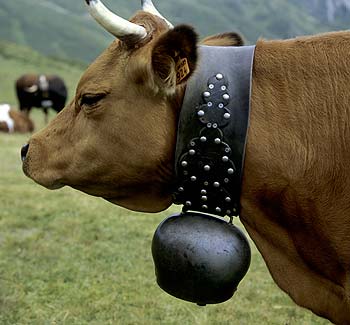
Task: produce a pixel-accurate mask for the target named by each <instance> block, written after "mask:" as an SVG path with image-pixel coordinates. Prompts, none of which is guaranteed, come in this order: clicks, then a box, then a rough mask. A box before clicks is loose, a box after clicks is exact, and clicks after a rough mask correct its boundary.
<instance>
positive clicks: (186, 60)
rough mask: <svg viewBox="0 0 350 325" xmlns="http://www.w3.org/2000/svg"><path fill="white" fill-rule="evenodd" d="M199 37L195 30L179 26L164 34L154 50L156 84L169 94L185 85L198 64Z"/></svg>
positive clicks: (153, 62) (153, 67)
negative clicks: (178, 86) (177, 87)
mask: <svg viewBox="0 0 350 325" xmlns="http://www.w3.org/2000/svg"><path fill="white" fill-rule="evenodd" d="M197 41H198V37H197V34H196V32H195V31H194V29H193V28H192V27H190V26H187V25H179V26H176V27H175V28H174V29H171V30H169V31H168V32H166V33H165V34H163V35H162V36H161V37H160V38H159V39H158V40H157V41H156V43H155V45H154V47H153V50H152V69H153V73H154V78H155V81H156V83H157V84H158V85H159V87H160V88H163V90H165V91H166V92H167V93H173V92H175V89H176V86H177V85H180V84H182V83H184V82H185V81H186V80H187V79H188V78H189V77H190V75H191V74H192V72H193V71H194V69H195V67H196V63H197Z"/></svg>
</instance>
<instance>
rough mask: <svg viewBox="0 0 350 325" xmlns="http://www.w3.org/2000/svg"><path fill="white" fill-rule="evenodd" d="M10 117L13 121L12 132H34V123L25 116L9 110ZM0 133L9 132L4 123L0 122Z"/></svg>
mask: <svg viewBox="0 0 350 325" xmlns="http://www.w3.org/2000/svg"><path fill="white" fill-rule="evenodd" d="M10 117H11V118H12V119H13V121H14V132H18V133H27V132H33V131H34V123H33V121H32V120H31V119H30V118H29V117H28V116H27V114H25V113H22V112H19V111H15V110H13V109H12V110H10ZM0 132H6V133H8V132H9V128H8V126H7V124H6V123H5V122H0Z"/></svg>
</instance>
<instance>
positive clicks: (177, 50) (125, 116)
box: [22, 0, 242, 212]
mask: <svg viewBox="0 0 350 325" xmlns="http://www.w3.org/2000/svg"><path fill="white" fill-rule="evenodd" d="M86 2H87V5H88V8H89V10H90V13H91V14H92V16H93V17H94V18H95V19H96V20H97V21H98V22H99V23H100V24H101V25H103V26H104V27H105V28H107V29H108V30H109V31H110V32H111V33H112V34H113V35H115V36H116V37H117V39H116V40H115V41H114V42H113V43H112V44H111V45H110V47H109V48H107V49H106V50H105V51H104V52H103V53H102V55H100V56H99V57H98V58H97V59H96V61H95V62H93V63H92V64H91V66H90V67H89V68H88V69H87V71H86V72H85V73H84V75H83V76H82V78H81V80H80V82H79V84H78V87H77V90H76V94H75V98H74V100H73V101H72V102H71V103H70V104H69V105H67V106H66V107H65V108H64V109H63V110H62V111H61V112H60V113H59V114H58V115H57V116H56V117H55V118H54V119H53V120H52V121H51V123H50V124H49V125H48V126H47V127H46V128H45V129H43V130H41V131H40V132H38V133H36V134H35V135H34V136H33V137H32V138H31V139H30V141H29V144H28V145H27V146H26V147H24V148H23V149H22V159H23V161H24V162H23V170H24V172H25V174H26V175H28V176H29V177H30V178H32V179H33V180H34V181H36V182H37V183H39V184H41V185H43V186H45V187H47V188H49V189H56V188H60V187H62V186H64V185H69V186H71V187H73V188H75V189H78V190H81V191H83V192H86V193H88V194H91V195H95V196H99V197H103V198H105V199H106V200H108V201H110V202H112V203H115V204H118V205H120V206H123V207H126V208H129V209H132V210H137V211H147V212H157V211H160V210H163V209H165V208H167V207H168V206H169V205H170V204H171V202H172V195H171V193H172V190H173V181H174V171H173V169H174V166H173V165H174V151H175V141H176V129H177V120H178V114H179V109H180V107H181V102H182V98H183V92H184V86H185V85H186V81H187V79H188V78H189V77H190V75H191V73H192V72H193V71H194V70H195V67H196V62H197V34H196V33H195V31H194V30H193V28H192V27H189V26H186V25H181V26H177V27H175V28H173V27H172V25H171V24H170V23H169V22H168V21H167V20H165V19H164V18H163V17H162V16H161V15H160V14H159V12H158V11H157V10H156V9H155V8H154V7H153V5H152V3H151V1H143V11H140V12H138V13H137V14H136V15H135V16H134V17H133V18H132V19H131V21H130V22H129V21H125V20H123V19H122V18H120V17H118V16H115V15H114V14H112V13H111V12H110V11H109V10H108V9H107V8H106V7H104V6H103V4H102V3H101V2H100V1H98V0H87V1H86ZM204 42H207V43H208V44H209V45H241V44H242V39H241V38H240V37H239V36H238V35H237V34H235V33H227V34H221V35H218V36H216V37H209V38H207V39H206V40H205V41H204ZM178 62H182V63H184V64H185V66H186V68H185V70H182V71H181V70H180V69H181V67H179V65H178ZM181 72H182V73H181Z"/></svg>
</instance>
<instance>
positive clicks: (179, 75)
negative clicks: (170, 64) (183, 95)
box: [175, 58, 191, 84]
mask: <svg viewBox="0 0 350 325" xmlns="http://www.w3.org/2000/svg"><path fill="white" fill-rule="evenodd" d="M175 68H176V83H177V84H179V83H180V82H181V81H182V80H183V79H185V78H186V77H187V76H188V75H189V74H190V72H191V70H190V67H189V65H188V61H187V59H186V58H183V59H182V58H179V60H178V61H177V63H176V67H175Z"/></svg>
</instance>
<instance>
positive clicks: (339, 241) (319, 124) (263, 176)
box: [242, 32, 350, 324]
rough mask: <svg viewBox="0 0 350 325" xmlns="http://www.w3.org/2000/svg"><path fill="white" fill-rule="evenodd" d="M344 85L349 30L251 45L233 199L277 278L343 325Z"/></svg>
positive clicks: (347, 229) (346, 251) (349, 235)
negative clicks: (246, 121) (242, 147)
mask: <svg viewBox="0 0 350 325" xmlns="http://www.w3.org/2000/svg"><path fill="white" fill-rule="evenodd" d="M349 85H350V33H348V32H338V33H329V34H324V35H319V36H315V37H304V38H298V39H294V40H287V41H269V42H266V41H259V42H258V44H257V47H256V55H255V61H254V71H253V85H252V109H251V121H250V129H249V134H248V144H247V150H246V161H245V170H244V181H243V195H242V205H243V211H242V221H243V223H244V224H245V226H246V227H247V229H248V231H249V232H250V234H251V236H252V237H253V239H254V241H255V242H256V244H257V246H258V248H259V250H260V251H261V252H262V254H263V256H264V258H265V261H266V262H267V264H268V266H269V268H270V271H271V273H272V275H273V277H274V278H275V280H276V282H277V283H278V284H279V285H280V286H281V288H283V289H284V290H286V291H287V292H288V293H289V294H290V295H291V296H292V298H293V299H295V300H296V301H297V303H298V304H300V305H304V306H306V307H308V308H311V309H312V310H314V311H315V312H316V313H318V314H320V315H323V316H326V317H328V318H331V319H332V320H333V321H335V322H341V323H346V324H347V323H350V303H349V294H350V291H349V289H350V288H349V285H350V276H349V271H350V203H349V202H350V105H349V103H350V91H349V90H348V88H349ZM286 269H289V270H290V272H288V274H287V273H286V272H285V270H286ZM324 311H326V313H325V312H324Z"/></svg>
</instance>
